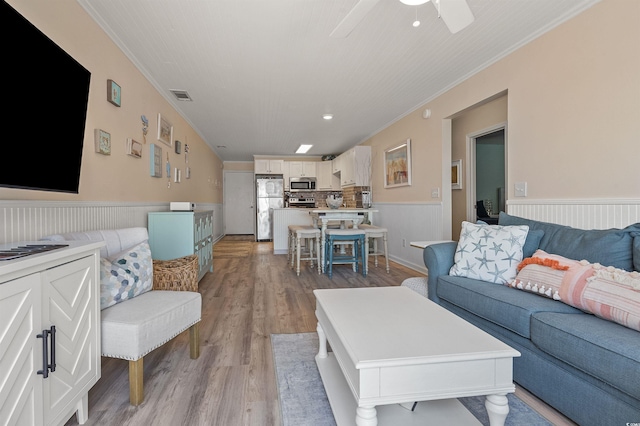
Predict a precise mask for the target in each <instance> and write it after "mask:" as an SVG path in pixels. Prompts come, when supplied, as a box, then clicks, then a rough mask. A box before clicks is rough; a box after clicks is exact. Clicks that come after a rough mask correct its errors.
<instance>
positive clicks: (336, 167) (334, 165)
mask: <svg viewBox="0 0 640 426" xmlns="http://www.w3.org/2000/svg"><path fill="white" fill-rule="evenodd" d="M331 167H332V168H333V174H339V173H340V169H341V164H340V156H339V155H338V156H337V157H336V158H334V159H333V160H331Z"/></svg>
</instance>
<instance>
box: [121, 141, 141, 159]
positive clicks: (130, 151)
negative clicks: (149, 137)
mask: <svg viewBox="0 0 640 426" xmlns="http://www.w3.org/2000/svg"><path fill="white" fill-rule="evenodd" d="M125 151H126V153H127V155H130V156H132V157H135V158H142V144H141V143H140V142H138V141H134V140H133V139H131V138H127V145H126V149H125Z"/></svg>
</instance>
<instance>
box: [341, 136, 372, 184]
mask: <svg viewBox="0 0 640 426" xmlns="http://www.w3.org/2000/svg"><path fill="white" fill-rule="evenodd" d="M338 161H339V163H340V185H341V186H342V187H345V186H369V185H371V147H369V146H356V147H353V148H351V149H350V150H348V151H346V152H344V153H342V154H340V156H339V157H338Z"/></svg>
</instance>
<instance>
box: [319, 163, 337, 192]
mask: <svg viewBox="0 0 640 426" xmlns="http://www.w3.org/2000/svg"><path fill="white" fill-rule="evenodd" d="M316 170H317V175H318V176H317V188H318V190H320V191H337V190H340V179H339V178H338V177H337V176H335V175H334V174H333V162H332V161H320V162H318V163H317V165H316Z"/></svg>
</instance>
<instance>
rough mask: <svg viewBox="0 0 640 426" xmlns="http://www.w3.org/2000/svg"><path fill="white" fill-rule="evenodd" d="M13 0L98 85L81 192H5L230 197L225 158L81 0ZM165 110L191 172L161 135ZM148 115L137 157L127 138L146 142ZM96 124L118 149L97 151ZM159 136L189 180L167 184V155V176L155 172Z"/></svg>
mask: <svg viewBox="0 0 640 426" xmlns="http://www.w3.org/2000/svg"><path fill="white" fill-rule="evenodd" d="M8 3H9V4H10V5H11V6H13V7H14V8H15V9H16V10H18V12H20V13H21V14H22V15H23V16H25V17H26V18H27V19H28V20H29V21H31V23H33V24H34V25H35V26H36V27H38V28H39V29H40V30H41V31H42V32H43V33H45V34H46V35H47V36H48V37H49V38H51V39H52V40H53V41H55V42H56V43H57V44H58V45H59V46H60V47H62V48H63V49H64V50H65V51H66V52H67V53H69V54H70V55H71V56H73V57H74V58H75V59H76V60H77V61H78V62H80V63H81V64H82V65H83V66H84V67H85V68H87V69H88V70H89V71H90V72H91V86H90V94H89V105H88V112H87V122H86V130H85V140H84V152H83V158H82V172H81V177H80V191H79V194H60V193H49V192H44V191H27V190H16V189H4V188H0V199H4V200H9V199H12V200H63V201H67V200H72V201H85V200H88V201H135V202H146V201H152V202H158V201H163V202H164V201H167V202H168V201H181V200H189V201H193V202H197V203H221V202H222V184H221V183H222V162H221V161H220V159H219V158H218V157H217V156H216V155H215V154H214V153H213V151H212V150H211V149H210V148H209V147H208V146H207V145H206V144H205V142H204V141H203V140H202V138H201V137H200V136H199V135H198V134H197V133H196V132H195V131H194V130H193V129H192V128H191V127H190V126H189V125H188V124H187V123H186V122H185V120H184V119H183V118H182V117H181V116H180V114H179V113H178V112H177V111H176V110H175V109H174V108H173V107H172V106H171V105H170V104H169V103H168V102H167V101H166V100H165V99H164V98H163V97H162V96H161V95H160V94H159V93H158V91H157V90H156V89H155V88H154V87H153V86H152V85H151V84H150V83H149V82H148V81H147V80H146V78H145V77H144V76H143V75H142V74H141V73H140V72H139V71H138V70H137V68H136V67H135V66H134V65H133V63H131V62H130V61H129V60H128V59H127V58H126V56H125V55H124V54H123V53H122V51H121V50H120V49H119V48H118V47H117V46H116V45H115V44H114V43H113V42H112V41H111V39H110V38H109V37H108V36H107V35H106V34H105V33H104V32H103V31H102V29H100V27H99V26H98V25H97V24H96V23H95V22H94V21H93V20H92V19H91V18H90V17H89V15H88V14H87V13H86V12H85V11H84V9H82V7H81V6H80V5H79V4H78V3H77V2H75V1H71V0H68V1H50V0H8ZM16 42H19V41H16ZM107 79H112V80H115V81H116V82H117V83H118V84H119V85H120V86H121V88H122V107H120V108H118V107H116V106H114V105H112V104H110V103H108V102H107V100H106V85H107ZM43 95H44V94H43ZM39 113H46V111H40V112H39ZM158 113H161V114H162V115H163V117H166V118H167V119H168V120H169V121H170V122H171V123H172V124H173V127H174V138H175V139H178V140H180V141H181V142H183V143H188V144H189V146H190V154H189V166H190V168H191V178H190V179H186V178H185V175H184V173H185V167H186V163H185V157H184V154H180V155H179V154H176V153H175V152H174V151H173V149H172V148H170V147H168V146H167V145H163V144H162V143H160V142H158V141H157V140H156V137H157V116H158ZM143 114H144V115H145V116H146V117H147V118H148V119H149V131H148V134H147V142H146V144H143V153H142V159H135V158H133V157H130V156H128V155H126V154H125V141H126V140H127V138H133V139H135V140H137V141H139V142H143V137H142V121H141V119H140V116H141V115H143ZM95 128H100V129H102V130H105V131H107V132H109V133H111V145H112V147H111V151H112V153H111V155H110V156H104V155H100V154H97V153H95V152H94V141H93V131H94V129H95ZM25 136H26V137H25V144H28V143H29V135H25ZM63 140H64V135H61V139H60V142H61V143H62V142H63ZM151 143H157V144H159V145H160V146H162V149H163V156H164V161H166V153H167V152H168V153H169V161H170V164H171V167H172V175H173V169H174V168H175V167H179V168H180V169H182V174H183V176H182V182H181V183H173V182H172V183H171V187H170V188H168V187H167V177H166V172H165V165H164V162H163V176H164V177H163V178H152V177H151V176H150V174H149V145H150V144H151ZM172 180H173V177H172ZM216 183H218V184H216Z"/></svg>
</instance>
